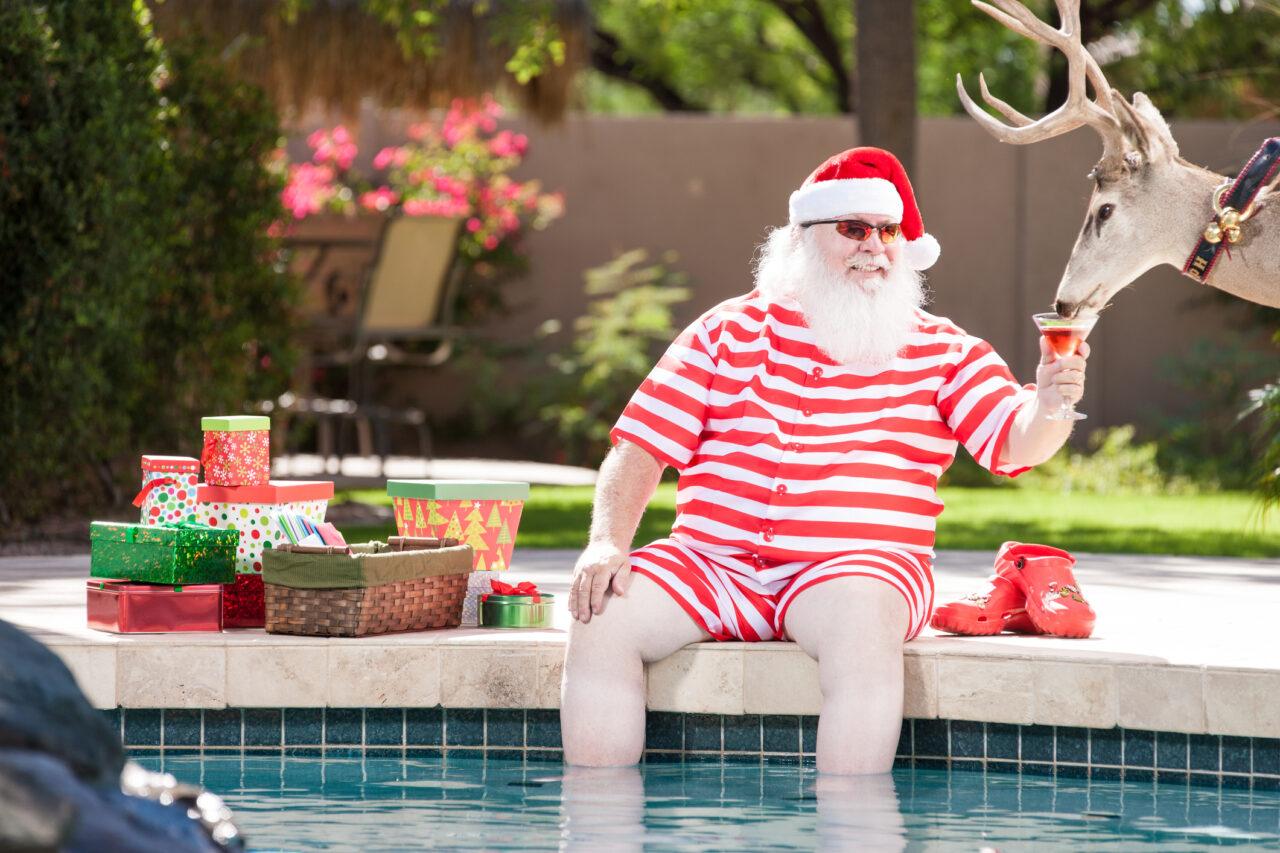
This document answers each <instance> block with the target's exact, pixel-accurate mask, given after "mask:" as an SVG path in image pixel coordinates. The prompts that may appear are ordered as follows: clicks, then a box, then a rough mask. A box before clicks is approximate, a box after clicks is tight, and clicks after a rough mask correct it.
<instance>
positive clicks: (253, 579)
mask: <svg viewBox="0 0 1280 853" xmlns="http://www.w3.org/2000/svg"><path fill="white" fill-rule="evenodd" d="M332 497H333V483H332V482H331V481H327V480H316V481H303V480H296V481H286V480H271V481H270V482H268V483H266V484H265V485H261V486H213V485H209V484H207V483H206V484H202V485H201V486H200V488H199V492H198V495H197V498H198V500H199V505H198V507H197V510H196V513H197V516H198V521H199V522H200V523H201V524H207V525H209V526H210V527H217V528H220V529H224V530H235V531H238V532H239V534H240V544H239V546H238V547H237V549H236V582H235V584H234V585H233V586H230V587H227V589H226V590H225V592H224V595H223V626H224V627H229V628H261V627H262V626H263V625H264V624H265V622H266V610H265V608H264V604H263V590H262V552H263V550H265V549H267V548H274V547H276V546H277V545H283V544H287V543H288V542H289V541H290V540H289V536H288V534H287V533H286V532H285V528H284V523H283V522H282V519H281V514H282V513H291V514H293V515H299V516H302V517H303V518H305V519H307V520H308V521H311V522H313V523H316V524H319V523H320V522H322V521H324V515H325V512H326V511H327V510H328V508H329V500H330V499H331V498H332Z"/></svg>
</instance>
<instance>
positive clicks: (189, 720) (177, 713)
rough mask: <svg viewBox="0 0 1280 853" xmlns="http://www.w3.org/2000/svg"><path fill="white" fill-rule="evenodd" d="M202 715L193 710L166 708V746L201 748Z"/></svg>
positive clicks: (164, 712) (164, 722)
mask: <svg viewBox="0 0 1280 853" xmlns="http://www.w3.org/2000/svg"><path fill="white" fill-rule="evenodd" d="M201 717H202V715H201V713H200V711H197V710H195V709H192V708H166V709H165V710H164V711H163V723H162V724H163V726H164V745H165V746H166V747H170V746H199V745H200V744H201V740H200V728H201V726H200V720H201Z"/></svg>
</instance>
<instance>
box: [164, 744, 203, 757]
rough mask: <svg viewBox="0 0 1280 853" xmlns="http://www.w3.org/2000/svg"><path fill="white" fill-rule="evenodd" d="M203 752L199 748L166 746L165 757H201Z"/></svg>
mask: <svg viewBox="0 0 1280 853" xmlns="http://www.w3.org/2000/svg"><path fill="white" fill-rule="evenodd" d="M202 752H203V750H202V749H201V748H200V747H198V746H178V747H172V748H170V747H167V746H166V747H165V748H164V757H165V758H174V757H175V756H181V755H200V754H201V753H202Z"/></svg>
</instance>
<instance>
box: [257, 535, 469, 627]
mask: <svg viewBox="0 0 1280 853" xmlns="http://www.w3.org/2000/svg"><path fill="white" fill-rule="evenodd" d="M472 561H473V554H472V550H471V546H470V545H459V544H458V540H456V539H423V538H413V537H408V536H392V537H390V538H389V539H388V540H387V541H386V542H369V543H366V544H363V545H349V546H324V547H312V546H303V545H282V546H279V547H277V548H271V549H268V550H267V551H265V552H263V555H262V580H263V594H264V598H265V602H266V629H267V631H268V632H269V633H273V634H307V635H312V636H322V637H364V636H368V635H370V634H386V633H390V632H392V631H423V630H428V629H432V628H456V627H457V626H458V625H459V624H460V623H461V622H462V601H463V598H464V597H465V596H466V592H467V578H468V576H469V575H470V574H471V569H472Z"/></svg>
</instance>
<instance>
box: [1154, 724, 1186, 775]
mask: <svg viewBox="0 0 1280 853" xmlns="http://www.w3.org/2000/svg"><path fill="white" fill-rule="evenodd" d="M1156 767H1157V768H1158V769H1160V770H1186V769H1187V736H1186V735H1185V734H1176V733H1174V732H1157V733H1156Z"/></svg>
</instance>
